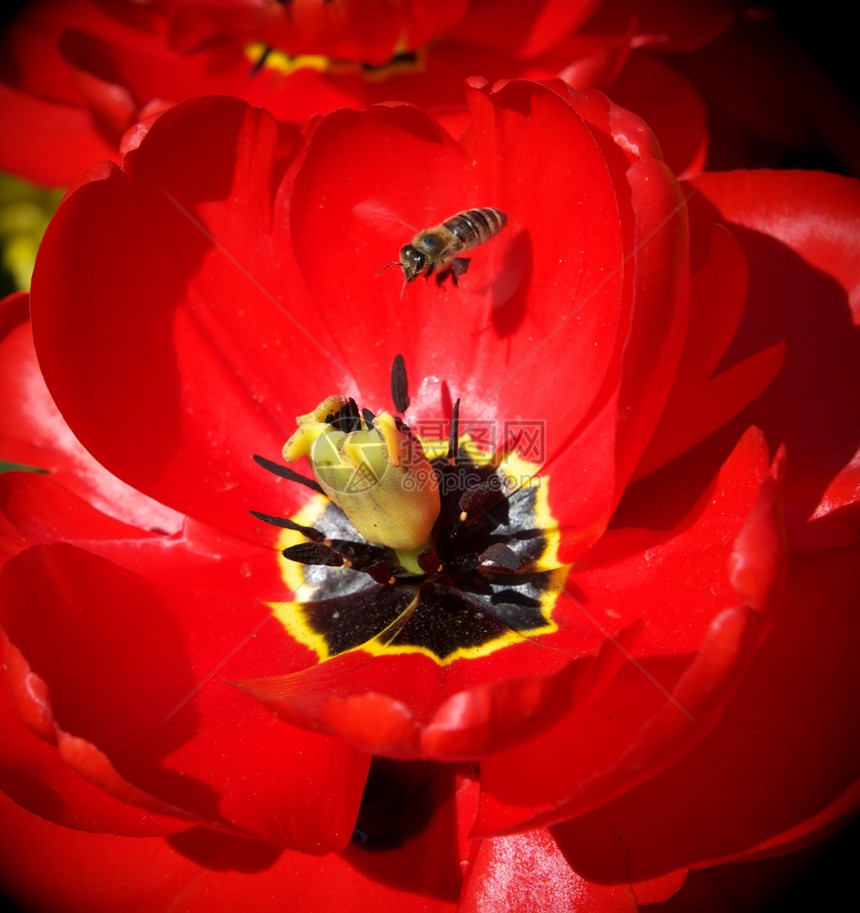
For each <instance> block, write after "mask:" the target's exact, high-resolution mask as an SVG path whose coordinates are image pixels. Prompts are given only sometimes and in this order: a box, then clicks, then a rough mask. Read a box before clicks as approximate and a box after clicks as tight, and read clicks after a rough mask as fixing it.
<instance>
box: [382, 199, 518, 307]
mask: <svg viewBox="0 0 860 913" xmlns="http://www.w3.org/2000/svg"><path fill="white" fill-rule="evenodd" d="M507 222H508V217H507V216H506V215H505V214H504V213H503V212H502V211H501V210H500V209H493V208H492V207H491V206H485V207H483V208H481V209H467V210H465V211H464V212H458V213H457V215H455V216H451V218H450V219H446V220H445V221H444V222H442V224H441V225H436V226H434V227H433V228H425V229H424V231H419V232H418V234H417V235H415V237H414V238H413V239H412V240H411V241H410V242H409V243H408V244H406V245H405V246H403V247H401V248H400V259H399V260H394V261H393V262H391V263H387V264H386V265H385V266H383V267H382V269H381V270H380V271H379V272H380V273H381V272H382V271H383V270H386V269H388V267H389V266H399V267H400V268H401V269H402V270H403V289H402V291H401V292H400V297H401V298H402V297H403V294H404V292H405V291H406V286H407V285H408V283H410V282H414V281H415V280H416V279H417V278H418V277H419V276H423V277H424V278H425V279H429V278H430V276H432V275H433V273H434V272H435V273H436V285H441V284H442V283H443V282H444V281H445V280H446V279H447V278H448V277H449V276H450V277H451V281H452V282H453V283H454V285H457V282H458V280H459V278H460V276H462V275H463V274H464V273H465V272H466V270H467V269H468V268H469V262H470V260H469V257H461V256H459V254H461V253H463V252H464V251H467V250H471V249H472V248H473V247H477V246H478V245H479V244H483V243H484V242H485V241H489V240H490V238H493V237H495V235H497V234H498V233H499V232H500V231H501V230H502V229H503V228H504V227H505V225H507ZM377 275H379V273H377Z"/></svg>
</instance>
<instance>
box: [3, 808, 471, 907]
mask: <svg viewBox="0 0 860 913" xmlns="http://www.w3.org/2000/svg"><path fill="white" fill-rule="evenodd" d="M0 821H2V824H0V853H2V858H3V859H4V861H6V862H7V863H8V865H6V866H5V867H4V873H3V875H4V878H3V886H4V893H5V894H6V895H7V897H8V899H9V900H11V901H12V902H14V903H17V904H18V905H19V906H20V907H21V908H22V909H29V910H35V909H40V910H63V911H68V913H114V911H116V910H123V911H126V913H151V911H152V910H167V909H170V910H171V911H175V913H222V911H223V913H232V911H234V910H241V909H249V908H252V909H254V910H259V911H260V913H269V911H275V910H280V909H283V908H284V904H285V903H286V904H288V905H289V908H290V909H296V910H300V909H306V910H373V911H374V913H402V911H403V910H405V909H414V905H415V904H416V903H420V904H421V907H420V909H421V911H422V913H456V904H455V903H454V902H452V901H451V900H449V899H447V898H442V897H439V896H438V895H437V894H435V893H434V889H433V886H430V885H428V886H427V887H426V889H425V892H423V893H421V894H416V893H414V892H413V891H412V890H410V887H409V886H408V885H404V884H403V881H402V880H401V879H399V878H398V876H399V875H400V874H401V873H400V871H399V867H400V866H404V864H405V868H404V874H405V873H408V872H409V871H414V870H413V869H411V868H410V867H411V866H414V865H415V864H416V863H417V862H418V860H419V858H420V851H421V849H422V848H423V847H424V844H423V842H422V841H421V840H418V841H414V842H413V843H412V844H410V845H408V847H407V848H404V851H394V852H389V853H379V854H370V853H367V852H364V851H362V850H358V849H356V848H351V849H350V850H349V851H348V852H347V854H346V855H345V856H339V855H336V854H330V855H328V856H324V857H318V856H310V855H305V854H302V853H296V852H290V851H289V850H286V851H283V852H281V853H279V852H278V851H277V850H275V849H274V848H272V847H270V846H263V845H261V844H257V843H252V842H250V841H246V840H241V839H237V838H233V837H227V836H225V835H223V834H217V833H215V832H213V831H207V830H205V829H203V828H195V829H192V830H190V831H187V832H186V833H184V834H180V835H177V836H176V837H173V838H171V839H170V840H163V839H159V838H144V837H141V838H135V839H129V838H122V837H116V836H113V835H112V834H83V833H81V832H80V831H73V830H71V829H69V828H63V827H58V826H56V825H54V824H50V823H48V822H46V821H44V820H43V819H41V818H38V817H36V816H35V815H30V814H27V813H26V812H24V811H23V810H22V809H20V808H18V807H17V806H15V805H14V804H13V803H11V802H10V801H9V800H8V799H7V798H5V797H4V796H2V795H0ZM448 834H449V842H448V847H449V848H450V849H452V850H456V841H455V840H453V839H451V834H450V830H449V831H448ZM426 858H427V857H426V856H425V857H424V859H426ZM455 862H456V860H455ZM374 863H375V864H374ZM385 863H389V864H390V867H389V868H387V869H385V870H384V866H385ZM424 871H425V872H426V869H425V870H424ZM392 882H393V884H392Z"/></svg>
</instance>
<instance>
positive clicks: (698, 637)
mask: <svg viewBox="0 0 860 913" xmlns="http://www.w3.org/2000/svg"><path fill="white" fill-rule="evenodd" d="M763 456H764V455H763V453H762V446H761V439H760V436H758V435H755V434H750V435H748V436H747V438H746V439H745V440H744V441H742V442H741V443H740V444H739V445H738V448H737V450H736V452H735V454H734V455H733V457H732V459H731V460H730V461H729V462H728V463H727V465H726V466H725V467H724V470H723V473H722V474H721V476H722V477H721V479H720V481H719V483H718V484H717V486H715V488H714V489H712V491H711V492H709V493H708V495H706V496H705V498H703V505H702V509H700V511H699V512H697V515H694V516H691V517H690V518H688V520H687V521H686V522H685V523H684V524H682V526H681V527H680V528H679V529H678V530H677V531H676V535H675V536H674V537H672V538H670V539H668V540H667V541H666V542H664V543H661V544H658V543H657V542H656V541H655V542H654V543H653V545H652V546H651V547H650V548H644V549H643V546H642V543H641V542H636V539H637V535H639V534H638V531H620V532H619V534H618V539H617V540H615V541H614V542H613V536H612V534H607V536H606V537H605V545H604V542H601V543H600V545H599V546H598V547H597V548H596V549H594V550H593V552H594V554H593V556H592V555H591V554H590V555H589V556H587V558H588V560H587V563H586V562H583V567H581V568H580V567H579V566H578V565H575V566H574V569H573V572H572V574H571V577H570V579H569V581H568V584H567V586H566V590H567V592H568V594H570V597H571V600H572V601H573V602H574V603H579V605H580V606H581V611H582V613H583V614H584V616H585V618H586V619H588V621H589V622H590V623H592V624H593V625H594V626H595V627H596V628H598V630H602V631H603V632H605V633H604V636H607V635H610V632H611V630H612V629H613V628H615V627H616V626H618V625H623V624H624V623H625V621H626V620H627V618H628V617H629V616H631V615H635V617H637V618H642V619H643V620H644V627H643V630H642V633H641V635H640V637H639V639H638V641H637V642H636V644H635V646H634V648H633V651H632V653H631V652H626V656H627V658H628V662H627V663H626V664H625V666H624V668H623V669H622V671H621V673H620V674H619V675H618V676H616V678H615V679H614V680H613V681H612V682H611V683H610V684H609V685H608V686H607V687H606V688H604V690H603V691H602V692H600V693H599V694H598V695H596V696H595V697H594V698H593V699H592V700H591V702H590V703H587V704H585V705H582V706H580V707H578V708H576V709H575V710H573V712H571V713H569V714H568V715H566V716H565V717H563V718H562V719H561V720H560V721H559V722H558V723H557V724H556V725H555V726H554V727H552V728H550V729H548V730H546V732H544V733H543V734H541V735H539V736H538V737H537V738H536V739H534V740H532V741H531V742H525V743H523V744H522V745H519V746H517V747H516V748H513V749H511V750H510V751H508V752H501V753H497V754H495V755H493V756H491V757H490V758H487V759H486V760H485V761H484V762H483V764H482V787H483V789H484V793H483V794H482V811H481V818H480V821H479V825H478V826H479V828H480V830H481V832H482V833H491V832H498V831H500V830H504V829H510V828H511V827H513V826H514V824H518V825H521V824H522V823H523V822H524V821H527V820H528V821H530V822H533V823H550V822H552V821H559V820H563V819H564V818H567V817H571V816H573V815H575V814H579V813H581V812H582V811H585V810H586V809H589V808H592V807H595V806H597V805H599V804H600V803H603V802H606V801H607V800H608V799H609V798H610V797H611V796H613V795H617V794H618V793H619V792H623V791H624V790H626V789H630V788H631V787H632V786H633V785H634V784H635V783H637V782H639V781H640V780H641V779H643V778H646V777H648V776H653V774H654V773H656V772H657V771H659V770H661V769H663V768H665V767H666V766H667V765H668V764H670V763H671V762H673V761H674V760H675V759H676V758H677V757H679V756H680V755H682V754H683V753H684V752H686V751H689V749H690V747H691V745H693V744H695V743H696V742H697V741H699V740H700V739H701V738H702V737H703V736H704V735H705V733H706V732H707V731H708V728H709V727H711V726H712V725H713V724H714V722H715V721H716V719H717V717H718V716H719V713H720V712H721V711H722V709H723V707H724V706H725V704H726V702H727V701H728V699H729V697H730V696H731V693H732V691H733V689H734V687H735V685H736V682H737V680H738V677H739V676H740V674H741V673H742V672H743V671H744V669H745V668H746V666H747V665H748V662H749V658H750V654H751V651H752V650H753V649H754V647H755V646H756V643H757V642H758V641H759V640H760V638H761V635H762V630H763V622H762V619H761V618H759V617H758V616H759V614H760V613H765V612H766V611H767V610H768V609H769V608H770V605H769V602H770V600H771V599H772V598H773V594H774V592H775V590H776V588H777V587H778V585H779V582H780V565H779V559H780V557H781V556H782V548H781V542H780V540H779V535H778V530H779V511H778V504H776V503H775V502H774V491H773V487H774V486H773V480H772V479H771V478H770V477H767V476H766V477H765V478H764V479H763V481H762V482H761V484H760V485H759V484H758V481H759V479H761V478H762V475H763V474H764V461H763ZM634 543H635V544H634ZM631 545H632V548H631ZM613 552H614V553H615V557H614V559H613V558H611V557H610V556H611V555H612V554H613ZM740 555H743V562H744V564H743V566H744V569H745V570H744V575H741V576H740V577H739V575H738V571H737V568H738V562H739V560H741V559H740V558H739V556H740ZM727 565H728V573H727ZM746 573H749V574H750V577H749V578H746V577H745V574H746ZM732 575H733V578H734V582H735V585H736V586H737V587H738V588H737V590H736V589H735V587H733V586H732V585H730V580H731V579H732ZM747 580H750V581H752V580H754V581H755V585H753V584H752V583H751V582H750V583H748V582H746V581H747ZM751 590H754V591H755V593H756V600H755V602H753V603H752V605H751V606H750V605H749V604H747V600H748V598H749V595H750V591H751ZM574 594H576V596H574ZM580 594H581V595H580ZM739 602H740V604H738V603H739ZM585 624H586V622H585V621H583V622H582V625H585ZM607 628H608V630H607ZM563 633H564V629H563V630H562V634H563ZM610 636H611V635H610Z"/></svg>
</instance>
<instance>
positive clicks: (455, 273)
mask: <svg viewBox="0 0 860 913" xmlns="http://www.w3.org/2000/svg"><path fill="white" fill-rule="evenodd" d="M471 262H472V260H471V258H470V257H456V258H455V259H453V260H452V261H451V266H450V273H451V281H452V282H453V283H454V285H458V284H459V283H458V281H457V280H458V279H459V278H460V276H465V275H466V272H467V270H468V269H469V264H470V263H471Z"/></svg>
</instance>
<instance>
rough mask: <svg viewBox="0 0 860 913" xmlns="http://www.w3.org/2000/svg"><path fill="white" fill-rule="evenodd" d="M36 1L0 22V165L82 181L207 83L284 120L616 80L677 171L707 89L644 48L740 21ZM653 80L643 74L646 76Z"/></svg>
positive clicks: (451, 3)
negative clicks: (470, 85) (526, 81)
mask: <svg viewBox="0 0 860 913" xmlns="http://www.w3.org/2000/svg"><path fill="white" fill-rule="evenodd" d="M640 6H642V5H641V4H637V3H633V4H631V3H629V2H627V0H613V2H611V3H602V4H601V3H598V2H596V0H577V2H572V0H544V2H542V3H529V4H524V3H519V2H516V0H480V2H478V0H473V2H471V3H467V2H466V0H433V2H432V3H430V2H426V0H403V2H397V3H394V2H391V0H385V2H381V0H379V2H373V3H370V2H368V0H364V2H361V3H354V2H349V0H334V2H318V0H294V2H291V3H277V2H270V0H232V2H231V0H159V2H157V3H156V2H151V3H145V4H140V3H132V2H129V0H60V2H57V0H32V2H30V3H28V4H27V5H26V7H25V8H24V9H23V10H21V11H20V13H19V14H18V15H17V16H16V17H15V18H14V20H13V21H12V23H11V24H10V26H9V27H8V28H7V30H6V31H5V33H4V34H3V35H2V36H0V51H2V53H0V107H2V109H3V115H4V118H5V121H6V123H7V127H6V128H5V129H4V130H3V131H0V167H2V168H3V169H4V170H6V171H11V172H14V173H15V174H19V175H22V176H23V177H26V178H28V179H30V180H33V181H36V182H39V183H44V184H55V185H67V184H70V183H71V182H72V181H73V180H74V179H75V178H76V177H77V176H78V175H79V174H80V173H81V172H82V171H83V170H84V169H85V168H86V167H87V166H89V165H90V164H92V163H93V162H96V161H99V160H100V159H113V160H115V161H119V147H120V142H121V137H122V135H123V133H124V132H125V131H126V130H127V129H129V128H131V127H132V126H133V125H134V124H135V123H137V122H138V121H139V120H141V119H143V118H145V117H146V116H147V115H149V114H152V113H154V112H156V111H159V110H162V109H163V108H165V107H167V106H169V105H171V104H175V103H177V102H180V101H183V100H187V99H191V98H195V97H197V96H201V95H213V94H224V95H233V96H236V97H239V98H243V99H245V100H246V101H249V102H250V103H251V104H254V105H261V106H263V107H265V108H267V109H268V110H270V111H271V112H272V113H273V114H274V115H275V117H276V118H278V119H279V120H282V121H284V122H304V121H305V120H307V119H308V118H310V117H312V116H314V115H316V114H320V113H325V112H328V111H333V110H336V109H338V108H342V107H350V108H363V107H365V106H366V105H368V104H371V103H374V102H385V101H390V100H392V99H398V100H403V101H409V102H412V103H414V104H419V105H422V106H436V107H441V108H453V109H456V110H457V111H460V109H461V108H462V89H463V81H464V80H465V79H466V78H467V77H471V76H475V75H482V76H484V77H486V78H488V79H491V80H495V79H501V78H511V77H517V76H521V77H527V78H531V79H542V78H549V77H554V76H562V77H563V78H564V79H565V80H566V81H567V82H568V83H569V84H570V85H571V86H573V87H574V88H576V89H578V90H580V91H584V90H585V89H588V88H591V87H597V88H602V89H606V88H607V87H609V86H611V85H612V84H613V82H615V81H616V80H617V79H618V77H619V74H620V73H622V72H626V70H627V69H629V70H630V72H629V74H627V75H625V76H624V78H623V80H622V84H620V85H619V90H620V91H623V92H624V93H625V96H627V97H629V100H630V101H631V102H635V104H636V107H635V110H637V111H639V112H640V113H641V114H643V116H646V117H647V119H648V120H649V122H652V123H653V124H654V126H655V127H656V128H657V132H658V134H659V135H660V138H661V143H662V146H663V149H664V153H665V154H666V156H667V160H668V161H669V162H670V164H671V165H672V167H673V168H674V169H675V170H676V172H677V173H679V174H680V173H681V172H682V171H685V170H687V171H690V172H691V173H692V172H694V171H697V170H700V169H701V166H702V163H703V160H704V155H705V150H706V144H707V130H706V126H705V122H704V117H703V114H704V111H703V106H702V103H701V100H700V99H699V97H698V94H697V92H696V90H695V88H693V86H692V85H691V84H690V82H689V81H688V80H687V78H686V77H684V76H681V75H679V74H678V73H677V71H676V70H675V69H674V68H672V67H670V66H667V65H666V64H665V63H664V62H661V61H660V60H659V59H658V58H656V57H653V56H652V55H651V54H649V49H650V50H654V51H657V52H658V53H660V52H667V53H670V54H672V53H674V52H678V51H682V52H684V53H687V52H689V51H690V50H692V49H695V48H698V47H700V46H701V45H703V44H707V43H709V42H711V41H713V40H714V39H715V38H716V37H717V36H718V35H720V34H721V33H722V32H723V31H724V30H725V29H726V28H727V27H728V25H729V24H730V22H731V21H732V19H733V17H734V12H733V11H732V10H731V8H727V7H726V6H725V4H724V3H721V2H707V3H700V4H697V5H696V6H695V8H693V7H690V5H689V4H686V5H685V4H678V3H676V2H674V0H667V2H665V3H659V4H658V3H655V2H653V0H651V2H649V3H648V4H646V5H645V8H644V9H642V8H639V7H640ZM646 87H647V88H646Z"/></svg>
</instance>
